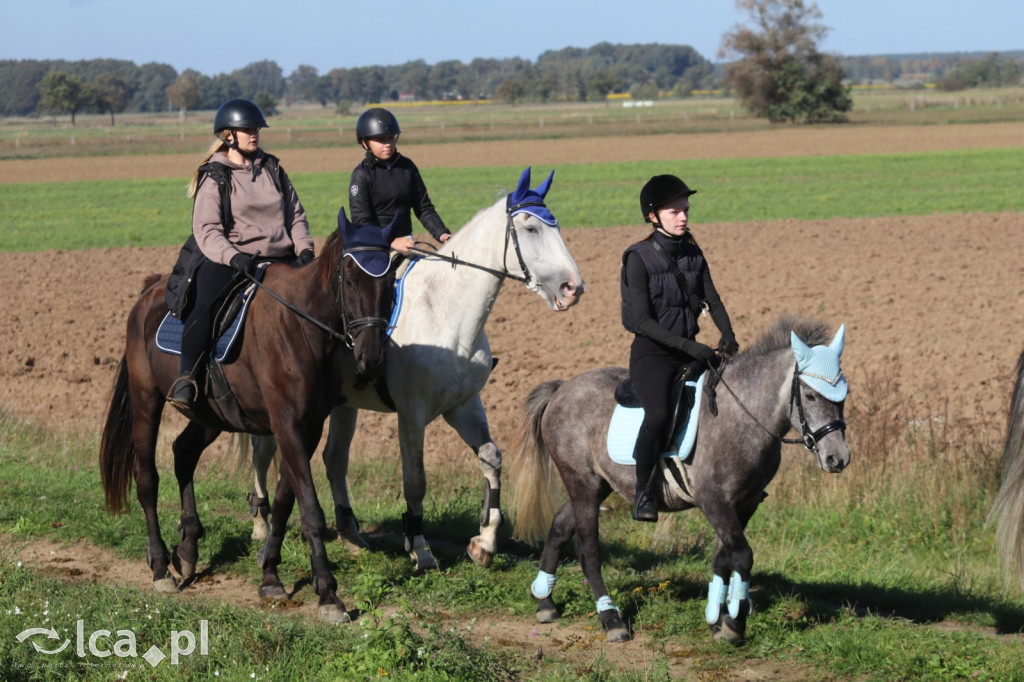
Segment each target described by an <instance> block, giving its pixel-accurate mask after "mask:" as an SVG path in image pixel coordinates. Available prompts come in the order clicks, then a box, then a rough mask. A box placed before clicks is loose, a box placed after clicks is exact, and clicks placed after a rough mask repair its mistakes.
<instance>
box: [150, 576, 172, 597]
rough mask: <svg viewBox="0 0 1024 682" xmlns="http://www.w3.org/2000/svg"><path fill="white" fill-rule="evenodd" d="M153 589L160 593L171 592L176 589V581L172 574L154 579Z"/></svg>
mask: <svg viewBox="0 0 1024 682" xmlns="http://www.w3.org/2000/svg"><path fill="white" fill-rule="evenodd" d="M153 589H154V590H156V591H157V592H160V593H162V594H172V593H174V592H177V591H178V581H177V580H175V579H174V576H172V575H167V576H165V577H163V578H160V579H159V580H154V581H153Z"/></svg>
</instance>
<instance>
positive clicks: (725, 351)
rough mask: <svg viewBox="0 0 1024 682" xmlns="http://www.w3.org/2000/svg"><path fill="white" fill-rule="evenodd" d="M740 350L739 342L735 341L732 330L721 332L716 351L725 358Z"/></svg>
mask: <svg viewBox="0 0 1024 682" xmlns="http://www.w3.org/2000/svg"><path fill="white" fill-rule="evenodd" d="M739 350H740V344H738V343H736V335H735V334H733V333H732V332H726V333H724V334H722V338H721V340H719V342H718V352H719V353H721V354H722V355H724V356H725V357H727V358H731V357H732V356H734V355H736V353H738V352H739Z"/></svg>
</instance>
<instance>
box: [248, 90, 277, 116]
mask: <svg viewBox="0 0 1024 682" xmlns="http://www.w3.org/2000/svg"><path fill="white" fill-rule="evenodd" d="M252 101H253V104H255V105H256V106H258V107H259V108H260V109H261V110H262V111H263V115H264V116H267V117H270V116H277V98H276V97H274V96H273V95H271V94H270V93H269V92H257V93H256V95H255V96H254V97H253V98H252Z"/></svg>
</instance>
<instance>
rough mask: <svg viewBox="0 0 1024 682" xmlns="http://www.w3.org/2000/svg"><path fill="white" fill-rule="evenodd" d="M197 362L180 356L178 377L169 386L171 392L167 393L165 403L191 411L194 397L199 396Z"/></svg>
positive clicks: (183, 355)
mask: <svg viewBox="0 0 1024 682" xmlns="http://www.w3.org/2000/svg"><path fill="white" fill-rule="evenodd" d="M199 364H200V363H199V362H197V361H196V360H192V359H190V358H188V357H186V356H185V354H184V353H182V354H181V369H180V376H178V378H177V379H175V380H174V383H173V384H171V390H170V391H168V392H167V402H169V403H170V404H171V405H174V406H175V407H177V408H179V409H182V410H191V409H192V408H193V407H194V406H195V403H196V396H197V395H198V394H199V383H198V381H197V380H196V379H197V376H198V374H199V371H198V370H199Z"/></svg>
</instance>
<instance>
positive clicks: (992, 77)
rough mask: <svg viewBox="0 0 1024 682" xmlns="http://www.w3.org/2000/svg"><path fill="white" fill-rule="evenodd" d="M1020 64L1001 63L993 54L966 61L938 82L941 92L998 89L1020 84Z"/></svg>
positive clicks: (1008, 60) (1007, 61)
mask: <svg viewBox="0 0 1024 682" xmlns="http://www.w3.org/2000/svg"><path fill="white" fill-rule="evenodd" d="M1020 73H1021V72H1020V64H1018V63H1017V62H1016V61H1014V60H1013V59H1006V60H1004V61H1000V59H999V54H998V53H996V52H992V53H990V54H988V55H987V56H986V57H985V58H984V59H965V60H964V61H963V62H962V63H961V64H960V65H959V66H957V67H956V68H954V69H952V70H951V71H949V72H948V73H946V74H945V75H943V76H942V77H941V78H939V79H938V80H936V82H935V85H936V86H937V87H938V88H939V89H940V90H963V89H964V88H985V87H987V88H997V87H1000V86H1003V85H1018V84H1020Z"/></svg>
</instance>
